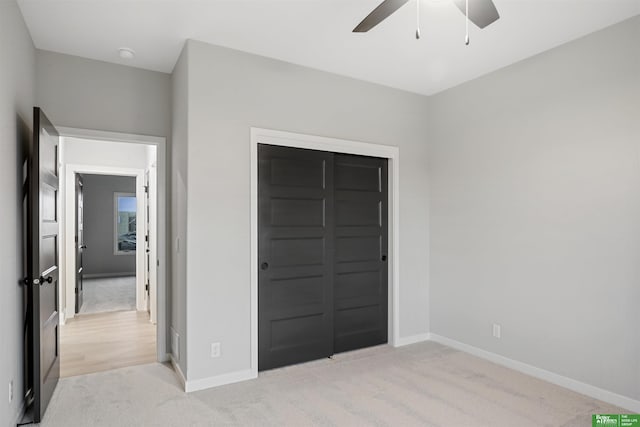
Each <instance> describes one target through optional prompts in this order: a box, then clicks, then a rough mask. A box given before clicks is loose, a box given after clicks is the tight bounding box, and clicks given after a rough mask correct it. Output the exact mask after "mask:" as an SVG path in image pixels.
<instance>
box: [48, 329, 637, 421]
mask: <svg viewBox="0 0 640 427" xmlns="http://www.w3.org/2000/svg"><path fill="white" fill-rule="evenodd" d="M620 412H623V413H624V412H625V411H623V410H622V409H620V408H617V407H614V406H611V405H609V404H606V403H603V402H600V401H597V400H594V399H591V398H588V397H585V396H582V395H580V394H577V393H574V392H571V391H569V390H566V389H563V388H561V387H557V386H555V385H553V384H550V383H547V382H544V381H540V380H537V379H535V378H532V377H529V376H526V375H523V374H520V373H518V372H516V371H513V370H510V369H507V368H504V367H501V366H498V365H495V364H492V363H490V362H487V361H485V360H483V359H479V358H477V357H475V356H471V355H469V354H466V353H462V352H459V351H457V350H453V349H451V348H448V347H445V346H442V345H440V344H436V343H433V342H425V343H420V344H414V345H411V346H407V347H402V348H398V349H393V348H391V347H389V346H381V347H375V348H372V349H366V350H359V351H355V352H351V353H344V354H340V355H337V356H335V358H334V359H333V360H330V359H324V360H321V361H317V362H310V363H306V364H302V365H297V366H291V367H287V368H282V369H277V370H273V371H268V372H264V373H261V374H260V376H259V378H258V379H256V380H251V381H245V382H242V383H237V384H230V385H227V386H222V387H217V388H214V389H210V390H203V391H200V392H195V393H189V394H185V393H183V392H182V391H181V390H180V389H179V388H178V382H177V380H176V377H175V374H174V373H173V371H172V370H171V369H170V368H169V367H168V366H166V365H161V364H151V365H141V366H136V367H131V368H123V369H117V370H114V371H109V372H102V373H97V374H90V375H83V376H79V377H72V378H65V379H62V380H61V381H60V384H59V385H58V389H57V390H56V392H55V394H54V396H53V399H52V401H51V404H50V405H49V409H48V411H47V414H46V416H45V419H44V422H43V423H42V425H43V426H56V427H57V426H65V427H66V426H236V425H237V426H369V425H370V426H510V427H512V426H519V427H525V426H542V425H545V426H590V425H591V414H593V413H620Z"/></svg>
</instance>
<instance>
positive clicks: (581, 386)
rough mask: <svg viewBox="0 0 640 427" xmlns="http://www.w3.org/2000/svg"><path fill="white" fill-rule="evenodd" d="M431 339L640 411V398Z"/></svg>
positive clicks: (442, 339) (444, 339)
mask: <svg viewBox="0 0 640 427" xmlns="http://www.w3.org/2000/svg"><path fill="white" fill-rule="evenodd" d="M430 335H431V338H430V339H431V341H434V342H437V343H440V344H443V345H446V346H448V347H452V348H455V349H456V350H460V351H464V352H465V353H469V354H472V355H474V356H477V357H480V358H482V359H486V360H489V361H491V362H493V363H497V364H498V365H502V366H506V367H507V368H511V369H513V370H516V371H519V372H522V373H524V374H527V375H530V376H532V377H535V378H539V379H541V380H544V381H547V382H550V383H553V384H556V385H559V386H560V387H564V388H568V389H569V390H573V391H575V392H577V393H580V394H584V395H585V396H589V397H592V398H594V399H598V400H602V401H603V402H607V403H611V404H612V405H617V406H620V407H622V408H625V409H628V410H629V411H632V412H634V413H640V400H635V399H632V398H630V397H626V396H622V395H620V394H617V393H614V392H611V391H608V390H604V389H602V388H599V387H596V386H592V385H590V384H586V383H583V382H580V381H577V380H574V379H571V378H568V377H565V376H562V375H559V374H556V373H554V372H551V371H547V370H545V369H542V368H538V367H536V366H533V365H529V364H527V363H524V362H519V361H517V360H513V359H509V358H508V357H504V356H501V355H499V354H496V353H492V352H490V351H487V350H483V349H481V348H478V347H474V346H472V345H469V344H465V343H462V342H459V341H456V340H453V339H451V338H447V337H443V336H441V335H437V334H433V333H432V334H430Z"/></svg>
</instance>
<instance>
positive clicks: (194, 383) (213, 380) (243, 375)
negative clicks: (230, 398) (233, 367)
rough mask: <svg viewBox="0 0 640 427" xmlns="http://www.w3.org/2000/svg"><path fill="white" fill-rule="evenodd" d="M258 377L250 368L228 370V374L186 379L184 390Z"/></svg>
mask: <svg viewBox="0 0 640 427" xmlns="http://www.w3.org/2000/svg"><path fill="white" fill-rule="evenodd" d="M257 377H258V374H257V373H255V372H253V370H251V369H245V370H244V371H236V372H229V373H228V374H222V375H216V376H214V377H208V378H202V379H199V380H191V381H189V380H187V381H186V383H185V386H184V391H185V392H187V393H190V392H192V391H198V390H204V389H207V388H211V387H218V386H221V385H226V384H232V383H238V382H240V381H246V380H252V379H255V378H257Z"/></svg>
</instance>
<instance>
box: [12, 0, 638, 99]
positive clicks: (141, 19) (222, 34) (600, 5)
mask: <svg viewBox="0 0 640 427" xmlns="http://www.w3.org/2000/svg"><path fill="white" fill-rule="evenodd" d="M380 1H381V0H18V3H19V5H20V9H21V10H22V13H23V15H24V18H25V21H26V23H27V26H28V28H29V30H30V32H31V35H32V37H33V41H34V43H35V45H36V47H38V48H40V49H45V50H51V51H56V52H63V53H68V54H71V55H78V56H82V57H87V58H92V59H98V60H102V61H108V62H115V63H125V64H127V65H132V66H135V67H140V68H146V69H151V70H157V71H163V72H171V71H172V70H173V66H174V65H175V62H176V59H177V57H178V55H179V53H180V50H181V48H182V46H183V44H184V41H185V40H186V39H196V40H201V41H205V42H208V43H212V44H216V45H221V46H227V47H231V48H235V49H239V50H243V51H247V52H252V53H256V54H260V55H264V56H268V57H272V58H277V59H281V60H284V61H289V62H292V63H296V64H301V65H305V66H308V67H312V68H317V69H320V70H325V71H329V72H333V73H337V74H342V75H346V76H350V77H354V78H357V79H361V80H366V81H371V82H375V83H380V84H383V85H387V86H391V87H395V88H400V89H404V90H407V91H411V92H417V93H421V94H426V95H430V94H433V93H436V92H439V91H441V90H444V89H446V88H449V87H452V86H455V85H458V84H460V83H462V82H464V81H467V80H471V79H474V78H476V77H478V76H481V75H483V74H485V73H488V72H490V71H493V70H496V69H498V68H501V67H504V66H506V65H508V64H511V63H514V62H516V61H519V60H521V59H524V58H527V57H529V56H532V55H535V54H536V53H539V52H542V51H545V50H548V49H550V48H552V47H554V46H557V45H560V44H562V43H565V42H567V41H569V40H572V39H575V38H578V37H580V36H583V35H585V34H588V33H591V32H594V31H596V30H599V29H601V28H604V27H607V26H609V25H612V24H615V23H617V22H620V21H622V20H624V19H626V18H629V17H632V16H634V15H638V14H640V0H494V2H495V4H496V6H497V8H498V11H499V12H500V15H501V18H500V20H498V21H497V22H496V23H494V24H492V25H490V26H489V27H487V28H485V29H484V30H480V29H478V28H477V27H475V26H473V25H472V26H471V45H470V46H465V45H464V16H463V15H462V14H461V13H460V11H459V10H458V9H457V8H456V7H455V6H454V4H453V2H452V0H420V2H421V3H420V4H421V20H422V39H421V40H419V41H417V40H415V38H414V32H415V21H416V16H415V11H416V3H415V1H416V0H411V1H410V2H409V3H408V4H406V5H405V6H403V7H402V8H401V9H400V10H398V12H396V13H395V14H393V15H391V16H390V17H389V18H388V19H387V20H386V21H384V22H383V23H382V24H380V25H379V26H378V27H376V28H374V29H373V30H372V31H370V32H369V33H364V34H353V33H352V32H351V30H352V29H353V27H355V26H356V24H358V22H360V20H361V19H362V18H364V17H365V16H366V15H367V14H368V13H369V12H370V11H371V10H372V9H373V8H374V7H376V6H377V5H378V3H380ZM471 1H473V0H471ZM472 4H473V3H471V6H470V7H472ZM120 47H129V48H132V49H134V50H135V51H136V53H137V54H136V57H135V58H134V59H133V60H129V61H125V60H122V59H120V58H119V57H118V52H117V49H118V48H120ZM611 48H612V49H615V46H611Z"/></svg>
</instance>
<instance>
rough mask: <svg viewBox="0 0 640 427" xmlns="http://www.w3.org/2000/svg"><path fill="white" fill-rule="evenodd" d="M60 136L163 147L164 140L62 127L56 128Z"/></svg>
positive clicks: (157, 137)
mask: <svg viewBox="0 0 640 427" xmlns="http://www.w3.org/2000/svg"><path fill="white" fill-rule="evenodd" d="M56 130H57V131H58V133H59V134H60V136H64V137H67V138H82V139H95V140H97V141H107V142H131V143H137V144H146V145H160V146H162V145H164V144H166V138H163V137H161V136H150V135H136V134H133V133H120V132H108V131H102V130H93V129H78V128H71V127H64V126H56Z"/></svg>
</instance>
